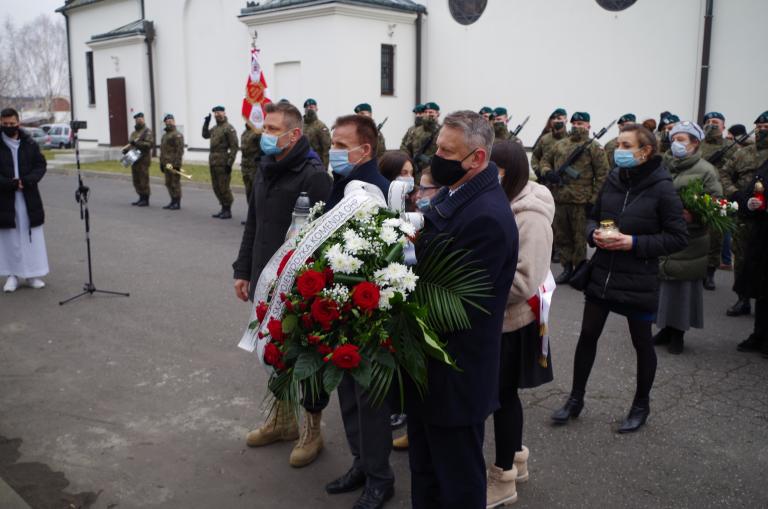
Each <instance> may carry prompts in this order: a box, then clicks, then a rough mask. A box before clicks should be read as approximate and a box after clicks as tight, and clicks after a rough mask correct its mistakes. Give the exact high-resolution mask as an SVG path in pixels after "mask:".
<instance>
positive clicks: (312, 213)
mask: <svg viewBox="0 0 768 509" xmlns="http://www.w3.org/2000/svg"><path fill="white" fill-rule="evenodd" d="M323 212H325V202H324V201H318V202H315V204H314V205H312V207H311V208H310V209H309V217H307V220H308V221H309V222H310V223H311V222H312V221H314V220H315V219H317V218H318V217H320V216H322V215H323Z"/></svg>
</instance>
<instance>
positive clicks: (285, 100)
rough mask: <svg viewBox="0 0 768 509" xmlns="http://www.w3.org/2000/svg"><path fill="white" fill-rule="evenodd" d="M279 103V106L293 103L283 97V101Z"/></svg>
mask: <svg viewBox="0 0 768 509" xmlns="http://www.w3.org/2000/svg"><path fill="white" fill-rule="evenodd" d="M277 103H278V104H291V101H289V100H288V99H286V98H285V97H283V98H282V99H280V100H279V101H277Z"/></svg>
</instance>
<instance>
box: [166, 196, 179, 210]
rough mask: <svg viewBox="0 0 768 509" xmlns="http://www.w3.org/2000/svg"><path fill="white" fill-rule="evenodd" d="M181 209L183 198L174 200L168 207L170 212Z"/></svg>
mask: <svg viewBox="0 0 768 509" xmlns="http://www.w3.org/2000/svg"><path fill="white" fill-rule="evenodd" d="M180 208H181V198H176V199H174V200H173V201H172V202H171V204H170V206H169V207H168V210H179V209H180Z"/></svg>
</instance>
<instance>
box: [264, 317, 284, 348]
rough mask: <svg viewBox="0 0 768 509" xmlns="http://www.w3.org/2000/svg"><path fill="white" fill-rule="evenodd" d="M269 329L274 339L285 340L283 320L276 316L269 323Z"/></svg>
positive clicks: (279, 341)
mask: <svg viewBox="0 0 768 509" xmlns="http://www.w3.org/2000/svg"><path fill="white" fill-rule="evenodd" d="M267 330H268V331H269V335H270V336H272V341H277V342H278V343H282V342H283V341H285V335H284V334H283V322H281V321H280V320H275V319H274V318H273V319H271V320H270V321H269V323H268V324H267Z"/></svg>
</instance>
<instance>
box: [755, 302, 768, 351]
mask: <svg viewBox="0 0 768 509" xmlns="http://www.w3.org/2000/svg"><path fill="white" fill-rule="evenodd" d="M754 334H755V337H757V338H759V340H760V342H761V343H762V344H764V345H766V344H768V297H759V298H757V299H755V332H754Z"/></svg>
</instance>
